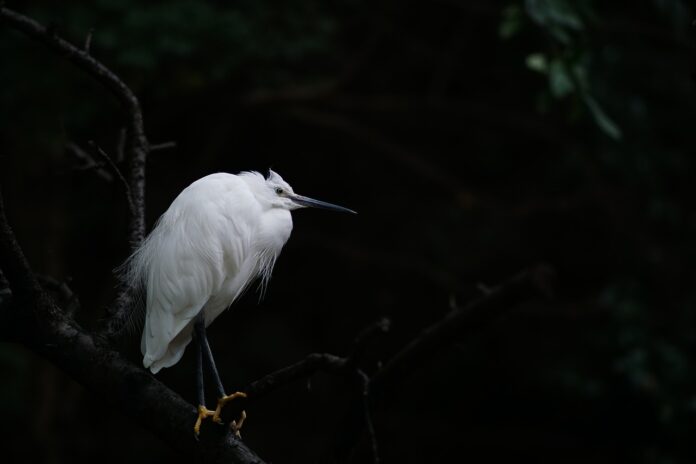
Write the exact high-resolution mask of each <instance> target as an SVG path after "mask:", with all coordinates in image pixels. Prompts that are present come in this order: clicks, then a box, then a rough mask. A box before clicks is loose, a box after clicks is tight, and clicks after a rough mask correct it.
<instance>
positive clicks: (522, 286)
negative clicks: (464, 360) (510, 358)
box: [372, 264, 555, 390]
mask: <svg viewBox="0 0 696 464" xmlns="http://www.w3.org/2000/svg"><path fill="white" fill-rule="evenodd" d="M554 278H555V273H554V271H553V269H552V268H551V267H550V266H548V265H545V264H539V265H537V266H535V267H533V268H531V269H528V270H526V271H523V272H521V273H519V274H517V275H516V276H514V277H512V278H511V279H509V280H507V281H506V282H503V283H502V284H500V285H499V286H497V287H494V288H491V289H489V290H488V291H487V292H486V293H484V294H483V295H482V296H480V297H479V298H477V299H476V300H474V301H472V302H471V303H469V304H468V305H466V306H465V307H463V308H456V307H455V309H453V310H452V311H450V312H449V313H448V314H447V315H446V316H445V317H444V318H442V319H441V320H440V321H438V322H436V323H435V324H433V325H431V326H430V327H428V328H426V329H424V330H423V331H422V332H421V333H420V334H418V335H417V336H416V337H415V338H414V339H413V340H412V341H411V342H410V343H408V344H407V345H406V346H405V347H403V348H402V349H401V350H400V351H399V352H398V353H397V354H396V355H394V356H393V357H392V358H391V359H390V360H389V361H388V362H387V363H386V364H385V365H384V367H382V369H381V370H379V371H378V372H377V373H376V374H375V375H374V376H373V378H372V386H373V389H379V390H384V389H387V388H390V387H391V386H393V385H395V384H396V382H397V381H398V380H400V379H401V378H403V376H404V375H405V374H407V373H408V372H409V371H412V370H413V369H414V367H415V366H418V365H420V364H422V363H423V361H424V360H425V359H427V358H428V357H430V356H432V355H433V354H434V353H435V352H436V351H437V350H438V349H440V348H441V347H443V346H444V345H446V344H448V343H450V342H451V341H452V340H453V339H454V338H455V337H458V336H460V335H461V334H462V333H464V332H471V331H473V330H476V329H478V328H480V327H482V326H484V325H485V324H488V323H489V322H491V321H493V320H494V319H496V318H498V317H499V316H500V315H502V314H503V313H504V312H505V311H507V310H509V309H510V308H512V307H514V306H516V305H518V304H520V303H521V302H524V301H526V300H529V299H531V298H535V297H539V296H542V297H547V298H548V297H550V296H551V292H552V290H551V289H552V288H553V280H554Z"/></svg>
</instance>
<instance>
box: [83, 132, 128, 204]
mask: <svg viewBox="0 0 696 464" xmlns="http://www.w3.org/2000/svg"><path fill="white" fill-rule="evenodd" d="M88 143H89V146H90V147H91V148H92V151H94V153H95V154H97V155H98V156H99V157H100V158H101V159H102V160H103V162H104V164H105V165H106V166H107V167H108V168H109V169H110V170H111V173H112V174H113V175H114V176H116V178H117V179H118V180H119V181H121V186H122V187H123V192H124V194H125V195H126V202H127V203H128V212H129V213H130V214H131V216H134V215H135V214H137V212H136V207H135V203H134V202H133V196H132V195H131V190H130V186H129V185H128V181H127V180H126V178H125V177H123V174H122V173H121V170H120V169H119V168H118V166H116V163H114V160H112V159H111V157H110V156H109V155H107V154H106V152H105V151H104V150H102V148H101V147H100V146H99V145H97V144H96V143H95V142H94V141H93V140H90V141H89V142H88Z"/></svg>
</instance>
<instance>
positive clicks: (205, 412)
mask: <svg viewBox="0 0 696 464" xmlns="http://www.w3.org/2000/svg"><path fill="white" fill-rule="evenodd" d="M214 415H215V412H213V411H210V410H209V409H208V408H206V407H205V406H203V405H202V404H199V405H198V419H196V424H195V425H194V426H193V433H194V434H195V435H196V438H198V435H200V433H201V423H202V422H203V420H204V419H206V418H208V417H212V416H214ZM213 419H214V417H213Z"/></svg>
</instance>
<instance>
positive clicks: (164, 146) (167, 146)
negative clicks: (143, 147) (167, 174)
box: [150, 141, 176, 152]
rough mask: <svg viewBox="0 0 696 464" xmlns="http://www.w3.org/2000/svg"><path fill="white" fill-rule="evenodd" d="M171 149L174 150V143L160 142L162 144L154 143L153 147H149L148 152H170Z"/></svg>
mask: <svg viewBox="0 0 696 464" xmlns="http://www.w3.org/2000/svg"><path fill="white" fill-rule="evenodd" d="M172 148H176V142H174V141H170V142H162V143H156V144H153V145H150V151H151V152H153V151H158V150H170V149H172Z"/></svg>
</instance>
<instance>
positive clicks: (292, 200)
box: [266, 170, 356, 214]
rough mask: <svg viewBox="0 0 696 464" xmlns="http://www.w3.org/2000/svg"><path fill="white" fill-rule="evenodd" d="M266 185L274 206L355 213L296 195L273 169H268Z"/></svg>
mask: <svg viewBox="0 0 696 464" xmlns="http://www.w3.org/2000/svg"><path fill="white" fill-rule="evenodd" d="M266 186H267V187H268V189H269V191H270V194H271V204H272V205H273V206H274V207H276V208H284V209H287V210H290V211H292V210H294V209H298V208H307V207H311V208H322V209H330V210H334V211H343V212H345V213H352V214H356V213H355V211H353V210H350V209H348V208H344V207H343V206H338V205H334V204H331V203H327V202H325V201H319V200H314V199H312V198H308V197H303V196H302V195H297V194H296V193H295V192H294V191H293V189H292V187H290V185H289V184H288V183H287V182H285V181H284V180H283V178H282V177H280V176H279V175H278V173H276V172H275V171H272V170H269V171H268V177H267V178H266Z"/></svg>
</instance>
